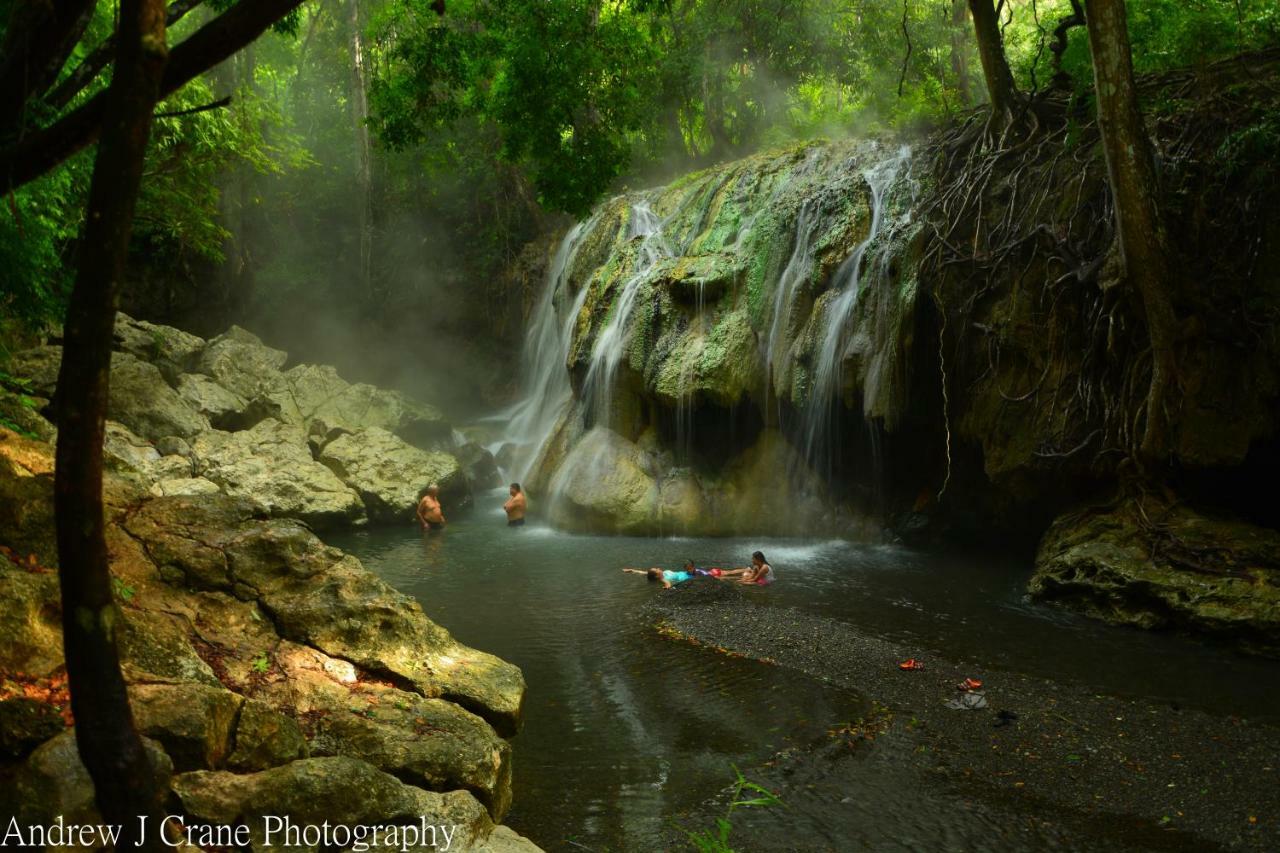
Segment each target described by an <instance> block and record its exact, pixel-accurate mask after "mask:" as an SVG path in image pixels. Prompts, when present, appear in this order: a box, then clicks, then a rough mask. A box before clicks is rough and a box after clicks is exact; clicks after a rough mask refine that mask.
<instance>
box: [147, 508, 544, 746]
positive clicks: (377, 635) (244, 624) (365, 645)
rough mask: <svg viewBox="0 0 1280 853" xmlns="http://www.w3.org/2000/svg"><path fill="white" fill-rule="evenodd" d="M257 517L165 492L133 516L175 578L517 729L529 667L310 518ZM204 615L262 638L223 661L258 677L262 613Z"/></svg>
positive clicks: (284, 633) (237, 633)
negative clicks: (450, 620) (251, 604)
mask: <svg viewBox="0 0 1280 853" xmlns="http://www.w3.org/2000/svg"><path fill="white" fill-rule="evenodd" d="M249 513H250V507H249V505H247V504H245V503H243V502H238V501H234V500H230V499H227V498H221V499H212V500H207V499H189V498H165V499H157V500H152V501H149V502H147V503H145V504H144V505H143V506H141V507H139V508H138V510H137V511H136V512H134V513H132V514H131V515H130V516H129V517H128V519H127V521H126V524H127V529H128V532H129V534H130V535H131V537H133V538H134V539H136V540H138V541H139V542H141V543H143V545H144V546H145V547H146V551H147V553H148V554H149V555H150V557H151V559H152V560H154V561H155V563H156V565H157V568H158V570H159V573H160V575H161V576H162V577H165V578H166V579H171V582H173V583H183V584H187V585H190V586H192V587H195V588H197V589H201V590H209V591H217V592H223V593H228V594H230V595H233V596H235V597H236V598H239V599H240V600H242V601H255V602H257V603H258V604H259V605H260V606H261V607H262V609H263V610H265V611H266V612H267V613H269V614H270V615H271V623H270V624H271V627H272V629H273V630H275V631H278V632H279V635H280V636H281V637H284V638H285V639H288V640H290V641H292V642H295V643H299V644H304V645H307V646H311V647H313V648H314V649H316V650H318V651H320V652H322V653H323V654H325V655H327V656H329V657H333V658H338V659H341V660H344V661H350V663H351V664H352V665H355V666H358V667H361V668H362V669H364V670H366V671H368V672H371V673H378V674H382V675H383V676H387V677H390V678H391V680H393V681H394V682H395V683H397V684H401V685H407V686H409V687H411V688H413V689H415V690H418V691H420V692H421V693H422V694H423V695H424V696H427V697H439V698H444V699H448V700H449V701H452V702H455V703H457V704H458V705H461V706H462V707H464V708H466V709H468V710H470V711H471V712H473V713H475V714H478V715H479V716H481V717H483V718H484V719H485V720H487V721H488V722H489V723H490V724H491V725H493V726H494V727H495V728H496V729H497V730H498V731H499V732H500V733H502V734H511V733H514V732H515V731H516V729H517V728H518V726H519V722H520V715H521V705H522V702H523V699H524V678H523V675H522V674H521V672H520V670H519V668H518V667H515V666H512V665H511V664H509V663H506V662H505V661H502V660H500V659H499V658H496V657H494V656H493V655H489V654H486V653H484V652H480V651H477V650H475V649H471V648H468V647H466V646H464V645H462V644H460V643H458V642H457V641H456V640H455V639H454V638H453V637H452V636H451V635H450V634H449V632H448V631H446V630H445V629H444V628H442V627H440V626H439V625H437V624H435V623H434V622H432V621H431V620H430V619H428V618H427V617H426V615H425V614H424V613H423V612H422V607H421V606H420V605H419V604H418V603H417V602H416V601H414V600H413V599H412V598H409V597H408V596H406V595H403V594H402V593H400V592H398V591H397V590H395V589H394V588H392V587H391V586H389V585H388V584H387V583H386V582H384V581H383V580H382V579H380V578H378V577H377V576H375V575H373V574H372V573H370V572H369V571H367V570H366V569H365V568H364V567H363V566H361V565H360V562H359V561H358V560H356V559H355V558H353V557H350V556H348V555H345V554H343V553H342V552H341V551H339V550H337V549H336V548H329V547H327V546H325V545H324V544H323V543H322V542H320V540H319V539H317V538H316V536H315V535H314V534H313V533H311V532H310V531H309V530H307V529H306V528H305V527H304V526H303V525H301V524H298V523H297V522H294V521H290V520H272V521H258V520H254V519H252V518H251V517H250V514H249ZM210 531H221V533H220V534H218V535H214V534H212V533H210ZM215 604H217V602H216V601H214V600H209V599H204V600H202V603H201V606H202V607H204V608H214V606H215ZM375 614H376V615H375ZM198 621H200V622H202V623H203V624H209V625H226V626H232V627H229V628H228V629H227V630H228V631H229V633H230V635H231V636H230V637H228V638H227V640H228V642H230V640H231V639H232V638H234V641H235V643H236V644H237V645H238V644H240V643H241V641H242V639H243V638H252V637H254V636H255V635H259V636H258V638H257V639H255V640H253V643H252V644H251V645H247V646H245V647H244V649H243V654H240V655H235V656H228V657H227V659H226V661H225V663H224V666H227V667H229V668H230V672H231V674H232V675H233V676H234V677H235V678H236V679H237V680H241V679H247V678H248V675H247V672H245V670H243V669H241V670H236V669H235V668H236V667H244V666H247V664H246V663H245V661H247V660H249V659H250V658H251V657H253V656H254V655H256V654H258V653H259V652H260V651H261V650H262V649H263V648H266V647H269V646H270V645H271V639H270V638H271V636H273V635H271V634H269V633H266V627H267V623H266V620H265V619H263V618H261V616H260V614H257V613H256V612H254V611H253V610H252V609H250V610H249V611H246V612H240V611H238V610H237V609H236V606H235V605H233V604H231V603H230V602H226V603H223V604H221V605H218V606H217V608H216V609H213V610H210V612H209V614H208V615H207V616H201V617H199V618H198ZM244 642H248V640H247V639H244ZM237 661H239V663H237Z"/></svg>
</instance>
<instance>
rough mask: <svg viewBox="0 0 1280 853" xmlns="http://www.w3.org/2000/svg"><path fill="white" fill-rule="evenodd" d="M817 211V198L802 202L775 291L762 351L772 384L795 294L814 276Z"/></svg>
mask: <svg viewBox="0 0 1280 853" xmlns="http://www.w3.org/2000/svg"><path fill="white" fill-rule="evenodd" d="M820 207H821V201H820V200H819V198H818V197H816V196H814V197H810V198H807V199H805V200H804V203H803V204H802V205H801V206H800V213H799V214H798V215H797V216H796V237H795V243H794V244H793V248H792V250H791V257H790V258H789V259H788V260H787V265H786V267H784V268H783V270H782V275H780V276H779V277H778V284H777V285H776V287H775V293H774V301H773V320H772V321H771V322H770V323H769V336H768V337H767V338H766V339H765V347H764V366H765V376H766V377H767V378H768V380H769V381H770V382H772V381H774V379H773V367H774V365H775V364H780V365H783V367H784V369H785V365H786V358H785V356H786V355H787V351H786V350H785V349H784V350H783V352H781V353H779V352H778V348H779V346H783V345H785V343H789V341H784V336H785V335H786V333H787V324H788V323H789V322H790V320H791V314H792V306H793V305H794V303H795V298H796V291H797V290H798V289H799V287H800V285H801V284H803V283H804V282H806V281H808V279H809V277H810V276H811V275H813V251H814V245H813V238H814V235H815V234H816V233H817V231H818V225H819V223H820V221H821V212H820V210H819V208H820Z"/></svg>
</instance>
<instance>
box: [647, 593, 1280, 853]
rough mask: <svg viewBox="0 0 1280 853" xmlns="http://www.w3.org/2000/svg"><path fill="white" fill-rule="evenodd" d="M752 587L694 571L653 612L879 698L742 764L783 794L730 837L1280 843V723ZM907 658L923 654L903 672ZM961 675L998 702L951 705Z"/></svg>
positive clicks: (1031, 846)
mask: <svg viewBox="0 0 1280 853" xmlns="http://www.w3.org/2000/svg"><path fill="white" fill-rule="evenodd" d="M756 592H757V591H755V590H752V591H749V593H748V594H743V593H742V591H741V590H739V589H738V588H735V587H731V586H729V585H727V584H724V583H722V582H715V581H710V580H707V581H694V582H690V583H689V584H686V585H684V586H683V587H678V588H676V589H675V590H672V591H669V592H664V593H662V594H660V595H659V596H658V597H657V598H656V599H655V600H654V602H653V603H651V604H650V605H647V606H646V608H645V612H644V614H643V615H644V619H645V621H646V622H648V623H649V624H651V625H654V626H656V627H658V628H659V629H660V631H661V632H662V633H663V634H664V635H666V636H667V637H669V638H671V639H674V640H679V639H681V638H683V639H687V640H691V641H695V642H698V643H702V644H704V645H707V646H711V647H714V648H718V649H721V650H724V651H727V652H731V653H736V654H741V655H746V656H749V657H754V658H758V659H762V660H765V661H768V662H771V663H773V664H775V665H778V666H784V667H789V668H791V669H794V670H798V671H800V672H803V673H805V674H807V675H809V676H811V677H813V678H815V679H818V680H821V681H823V682H826V683H830V684H831V685H833V686H834V687H839V688H844V689H852V690H856V691H858V692H860V693H862V694H863V695H865V696H866V697H867V698H868V699H869V700H870V701H871V703H872V707H873V709H874V710H873V711H872V712H871V713H870V714H869V715H868V717H867V718H864V719H863V720H855V721H832V732H831V736H830V738H829V739H828V740H826V741H824V742H821V743H816V744H814V745H813V746H812V748H810V749H807V750H793V751H792V752H790V753H786V754H783V755H780V756H778V757H777V758H776V759H775V760H774V761H772V762H770V763H769V764H767V765H765V766H762V767H757V768H750V769H748V768H743V771H744V773H745V774H746V775H747V776H748V778H750V779H752V780H753V781H756V782H759V783H761V784H764V785H765V786H766V787H769V788H770V789H771V790H774V791H775V792H776V793H778V794H779V795H780V797H781V799H782V800H783V802H784V803H786V805H785V807H774V808H768V809H739V810H737V811H736V812H735V813H734V814H733V816H732V823H733V827H734V830H733V836H732V838H733V841H732V843H733V845H734V847H735V849H738V850H742V851H747V850H806V851H807V850H827V849H829V850H838V849H845V850H847V849H875V850H895V849H902V850H927V849H939V845H938V839H945V841H944V842H943V844H942V846H943V847H944V848H945V849H966V850H1011V849H1014V850H1018V849H1026V850H1043V849H1054V850H1187V851H1191V850H1194V851H1205V850H1276V849H1280V819H1278V818H1280V778H1278V777H1280V729H1277V727H1276V726H1274V725H1273V724H1269V723H1259V722H1253V721H1250V720H1247V719H1243V718H1238V717H1225V716H1215V715H1213V714H1210V713H1205V712H1203V711H1199V710H1194V709H1188V708H1179V707H1177V706H1172V705H1168V704H1157V703H1153V702H1150V701H1145V700H1141V699H1132V698H1123V697H1119V696H1112V695H1105V694H1102V693H1097V692H1093V691H1089V690H1085V689H1081V688H1079V687H1077V686H1074V685H1072V686H1064V685H1060V684H1058V683H1056V682H1054V681H1050V680H1046V679H1043V678H1038V677H1035V676H1031V675H1026V674H1020V673H1015V672H1006V671H995V670H988V669H986V668H984V667H983V666H982V665H981V663H980V662H965V661H957V660H947V659H945V658H942V657H939V656H937V655H935V654H931V653H928V652H921V651H919V650H916V649H910V648H902V647H899V646H897V645H895V644H894V643H891V642H887V641H885V640H883V639H880V638H877V637H873V636H868V635H865V634H861V633H859V632H858V630H857V629H856V628H855V627H853V626H850V625H847V624H844V623H841V622H837V621H834V620H830V619H826V618H822V617H818V616H814V615H811V614H807V613H803V612H800V611H797V610H793V609H789V608H782V607H774V606H769V605H767V604H763V603H759V602H757V601H754V600H753V599H754V598H755V595H754V593H756ZM908 657H915V658H917V659H918V660H920V661H921V662H922V663H923V664H924V668H923V669H922V670H920V671H916V672H903V671H901V670H899V669H898V666H897V665H898V663H899V662H900V661H902V660H905V659H906V658H908ZM965 678H976V679H979V680H981V681H982V682H983V683H984V687H983V693H984V695H985V698H986V700H987V707H985V708H982V709H979V710H952V709H950V708H948V707H946V704H945V703H946V702H947V701H948V700H950V699H953V698H955V697H956V696H957V695H958V694H959V691H958V690H957V688H956V685H957V684H958V683H959V682H961V681H963V680H964V679H965ZM1001 712H1005V714H1004V716H1005V717H1009V715H1010V714H1012V715H1016V718H1012V719H1006V720H1004V721H1002V720H1001V719H1000V715H1001ZM998 724H999V725H998ZM724 808H725V800H724V797H723V795H722V796H721V797H718V798H714V799H713V800H711V801H709V802H707V803H703V804H700V805H699V806H698V807H696V808H694V809H691V810H690V812H689V814H688V815H686V816H685V819H684V820H683V821H681V823H682V825H683V826H686V827H689V828H699V827H705V826H709V825H711V824H712V823H714V820H715V817H716V816H718V815H722V814H723V812H724ZM676 837H677V836H674V835H673V840H674V839H675V838H676ZM851 842H852V843H851Z"/></svg>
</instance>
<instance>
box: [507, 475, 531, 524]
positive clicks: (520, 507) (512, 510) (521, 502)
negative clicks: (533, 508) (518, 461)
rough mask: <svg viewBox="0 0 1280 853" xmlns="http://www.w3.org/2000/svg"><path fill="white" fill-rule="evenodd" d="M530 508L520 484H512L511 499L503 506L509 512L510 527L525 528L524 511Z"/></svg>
mask: <svg viewBox="0 0 1280 853" xmlns="http://www.w3.org/2000/svg"><path fill="white" fill-rule="evenodd" d="M528 506H529V502H528V500H526V499H525V496H524V491H523V490H522V489H521V488H520V484H519V483H512V484H511V498H510V499H509V500H508V501H507V502H506V503H504V504H503V505H502V508H503V509H505V510H506V511H507V526H508V527H524V511H525V509H526V508H527V507H528Z"/></svg>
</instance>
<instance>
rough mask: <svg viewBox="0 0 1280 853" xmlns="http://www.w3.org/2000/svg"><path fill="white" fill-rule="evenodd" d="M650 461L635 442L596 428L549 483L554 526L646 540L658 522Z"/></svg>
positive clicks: (577, 445)
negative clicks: (617, 534)
mask: <svg viewBox="0 0 1280 853" xmlns="http://www.w3.org/2000/svg"><path fill="white" fill-rule="evenodd" d="M652 464H653V463H652V460H650V459H649V457H648V454H646V453H645V452H644V450H642V449H641V448H640V446H639V445H637V444H635V443H634V442H631V441H628V440H627V439H625V438H623V437H622V436H620V435H618V434H617V433H616V432H613V431H612V430H610V429H607V428H605V427H595V428H593V429H592V430H591V431H590V432H588V433H587V434H586V435H584V436H583V437H582V439H581V440H580V441H578V443H577V444H576V445H574V447H573V449H572V450H571V451H569V454H568V456H567V457H566V458H565V460H564V462H563V463H562V464H561V465H560V467H559V469H558V470H557V471H556V473H555V476H554V477H553V478H552V480H551V486H550V488H551V521H552V522H553V523H554V524H556V525H559V526H561V527H565V528H567V529H570V530H593V531H607V532H610V533H628V534H641V535H643V534H647V533H650V532H652V531H654V530H655V528H656V520H657V517H658V484H657V482H656V481H655V479H654V477H653V474H652V473H651V468H652Z"/></svg>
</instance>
